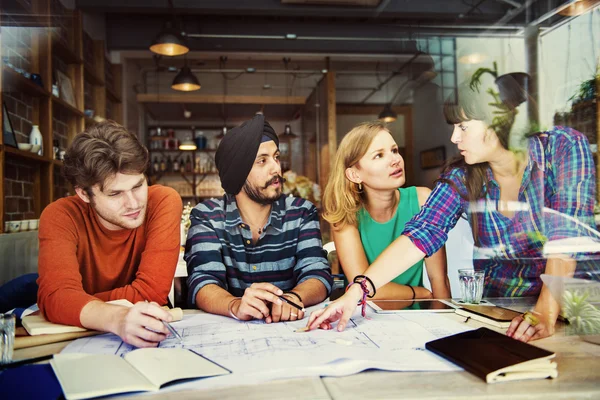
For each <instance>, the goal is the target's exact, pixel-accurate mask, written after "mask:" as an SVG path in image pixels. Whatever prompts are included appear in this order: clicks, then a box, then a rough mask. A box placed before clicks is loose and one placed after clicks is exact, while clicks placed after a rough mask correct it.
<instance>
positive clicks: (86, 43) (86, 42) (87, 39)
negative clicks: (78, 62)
mask: <svg viewBox="0 0 600 400" xmlns="http://www.w3.org/2000/svg"><path fill="white" fill-rule="evenodd" d="M83 63H84V66H85V68H87V69H89V70H90V71H96V66H95V65H94V41H93V40H92V37H91V36H90V35H88V34H87V33H86V32H85V31H84V32H83Z"/></svg>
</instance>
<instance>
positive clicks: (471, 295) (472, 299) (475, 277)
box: [458, 269, 484, 304]
mask: <svg viewBox="0 0 600 400" xmlns="http://www.w3.org/2000/svg"><path fill="white" fill-rule="evenodd" d="M483 278H484V272H483V271H475V270H472V269H459V270H458V280H459V282H460V292H461V295H462V299H461V300H462V302H463V303H469V304H479V303H480V302H481V296H482V295H483Z"/></svg>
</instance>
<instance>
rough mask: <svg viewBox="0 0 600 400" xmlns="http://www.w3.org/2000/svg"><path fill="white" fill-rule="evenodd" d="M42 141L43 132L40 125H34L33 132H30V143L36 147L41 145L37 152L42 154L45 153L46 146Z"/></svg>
mask: <svg viewBox="0 0 600 400" xmlns="http://www.w3.org/2000/svg"><path fill="white" fill-rule="evenodd" d="M42 142H43V140H42V133H41V132H40V128H39V126H37V125H33V126H32V127H31V133H30V134H29V143H31V144H32V145H33V146H34V147H35V146H39V150H38V151H37V154H38V155H40V156H41V155H42V154H44V149H43V147H44V146H43V145H42Z"/></svg>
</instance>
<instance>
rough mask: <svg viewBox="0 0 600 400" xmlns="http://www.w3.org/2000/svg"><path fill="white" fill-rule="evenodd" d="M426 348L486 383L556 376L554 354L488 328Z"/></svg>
mask: <svg viewBox="0 0 600 400" xmlns="http://www.w3.org/2000/svg"><path fill="white" fill-rule="evenodd" d="M425 347H426V348H427V350H429V351H432V352H434V353H435V354H437V355H439V356H441V357H443V358H445V359H447V360H448V361H450V362H452V363H454V364H456V365H458V366H460V367H462V368H464V369H465V370H466V371H468V372H470V373H472V374H474V375H476V376H478V377H480V378H481V379H483V380H484V381H486V382H487V383H496V382H506V381H516V380H523V379H544V378H556V377H557V376H558V371H557V369H556V363H555V362H554V361H552V359H553V358H554V357H555V354H554V353H552V352H549V351H547V350H543V349H540V348H539V347H535V346H533V345H531V344H528V343H523V342H520V341H518V340H515V339H512V338H509V337H508V336H506V335H503V334H501V333H498V332H495V331H492V330H491V329H488V328H479V329H477V330H473V331H467V332H463V333H459V334H457V335H453V336H448V337H445V338H442V339H437V340H434V341H432V342H428V343H426V344H425Z"/></svg>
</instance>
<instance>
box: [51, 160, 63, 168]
mask: <svg viewBox="0 0 600 400" xmlns="http://www.w3.org/2000/svg"><path fill="white" fill-rule="evenodd" d="M52 163H53V164H54V165H56V166H57V167H61V168H62V166H63V162H62V161H60V160H52Z"/></svg>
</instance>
